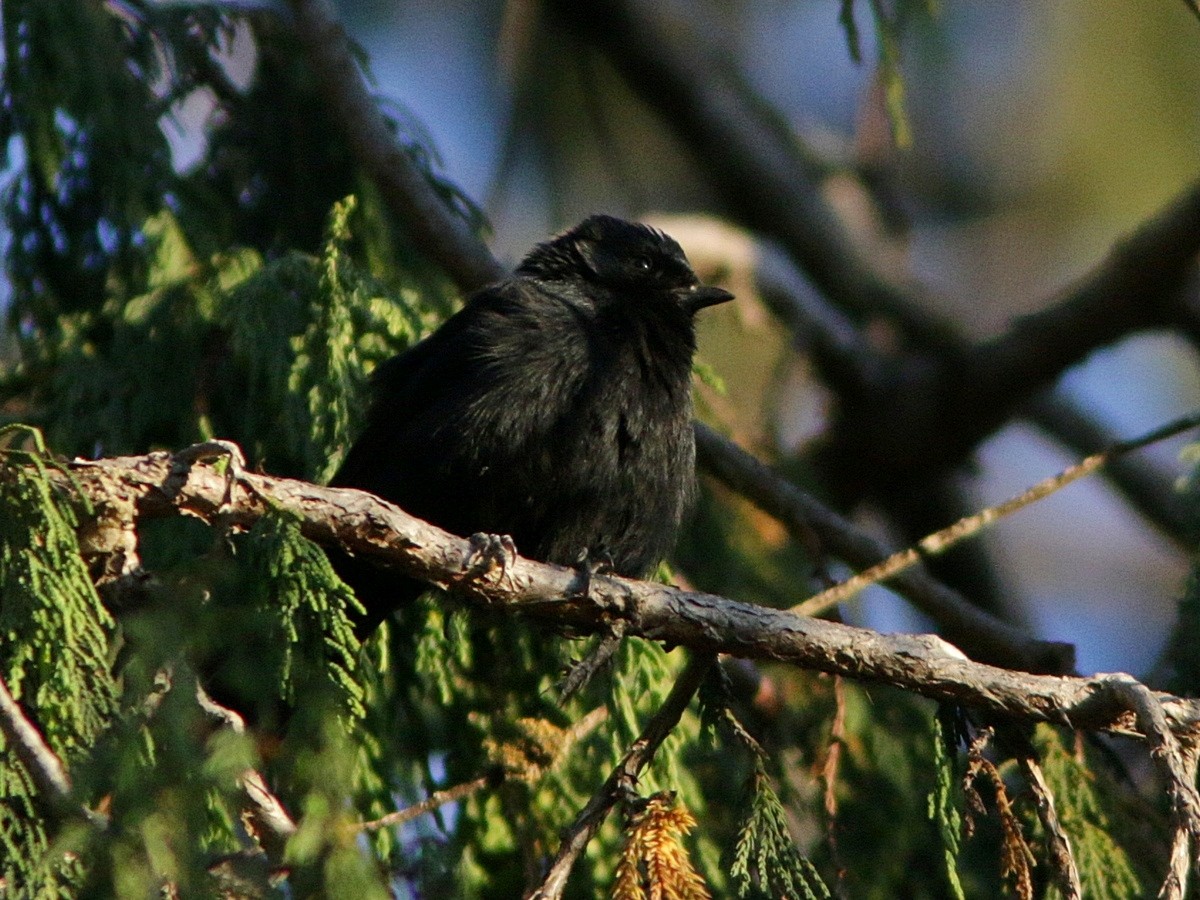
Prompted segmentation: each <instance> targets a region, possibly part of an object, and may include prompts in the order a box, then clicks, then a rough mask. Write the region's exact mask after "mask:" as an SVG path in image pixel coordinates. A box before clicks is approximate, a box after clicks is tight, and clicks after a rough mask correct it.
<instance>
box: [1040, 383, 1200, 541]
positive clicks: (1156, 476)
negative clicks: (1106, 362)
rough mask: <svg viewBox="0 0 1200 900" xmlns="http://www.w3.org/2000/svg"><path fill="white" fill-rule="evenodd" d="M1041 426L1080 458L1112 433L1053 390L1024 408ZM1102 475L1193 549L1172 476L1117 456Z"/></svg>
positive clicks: (1144, 513) (1150, 518)
mask: <svg viewBox="0 0 1200 900" xmlns="http://www.w3.org/2000/svg"><path fill="white" fill-rule="evenodd" d="M1023 412H1024V414H1025V415H1026V416H1028V418H1029V420H1030V421H1031V422H1033V424H1035V425H1036V426H1037V427H1038V428H1039V429H1041V430H1042V431H1043V432H1045V433H1046V434H1047V435H1048V436H1050V437H1051V438H1053V439H1054V440H1056V441H1058V442H1059V443H1060V444H1062V445H1063V446H1065V447H1068V448H1069V449H1071V450H1073V451H1075V453H1076V454H1077V455H1079V456H1084V455H1087V454H1091V453H1095V452H1096V451H1097V450H1099V449H1100V448H1102V447H1107V446H1109V445H1110V444H1112V443H1113V441H1114V436H1113V435H1112V434H1111V433H1110V432H1109V431H1108V430H1107V429H1106V428H1105V427H1104V426H1103V425H1101V423H1100V422H1098V421H1097V420H1096V419H1095V417H1093V416H1092V415H1090V414H1089V413H1087V412H1085V411H1083V410H1081V409H1080V408H1079V407H1078V406H1077V405H1076V404H1075V403H1073V402H1071V401H1070V400H1069V399H1067V398H1066V397H1063V396H1062V395H1061V394H1059V393H1056V392H1050V393H1046V394H1041V395H1039V396H1038V397H1036V398H1034V399H1033V400H1032V401H1030V403H1029V404H1028V405H1027V406H1026V407H1025V408H1024V410H1023ZM1101 475H1102V476H1103V477H1104V478H1105V479H1106V480H1107V481H1109V482H1110V483H1111V484H1112V485H1113V487H1114V488H1116V489H1117V491H1119V492H1120V494H1121V496H1123V497H1124V498H1125V500H1126V501H1127V502H1128V503H1129V505H1130V506H1132V507H1133V508H1134V509H1135V510H1137V511H1138V512H1139V513H1140V514H1141V515H1142V516H1144V517H1145V518H1146V520H1147V521H1149V522H1150V523H1151V524H1153V525H1155V526H1156V527H1157V528H1158V529H1159V531H1161V532H1162V534H1163V535H1164V536H1165V537H1167V538H1168V539H1169V540H1171V541H1172V542H1173V543H1174V544H1175V546H1176V547H1178V548H1179V549H1180V550H1182V551H1184V552H1185V553H1191V552H1192V551H1193V550H1194V549H1195V545H1194V541H1192V540H1191V539H1190V538H1189V537H1188V534H1189V533H1190V531H1191V528H1192V524H1191V521H1190V520H1189V518H1188V515H1187V512H1186V510H1185V509H1184V502H1183V497H1182V495H1181V494H1180V493H1179V491H1178V490H1176V488H1175V484H1174V479H1173V478H1172V477H1170V476H1169V475H1168V474H1167V473H1165V472H1162V471H1159V470H1157V469H1155V468H1154V466H1152V465H1150V464H1149V463H1147V462H1146V461H1145V460H1143V459H1138V458H1133V457H1121V458H1119V459H1114V460H1113V461H1112V462H1110V463H1109V464H1108V465H1106V466H1105V467H1104V470H1103V472H1102V473H1101Z"/></svg>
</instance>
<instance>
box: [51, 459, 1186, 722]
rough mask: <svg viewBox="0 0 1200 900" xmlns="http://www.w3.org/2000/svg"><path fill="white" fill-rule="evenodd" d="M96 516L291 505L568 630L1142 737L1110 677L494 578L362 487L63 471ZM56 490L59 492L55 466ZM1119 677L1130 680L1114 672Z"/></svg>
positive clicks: (795, 621) (375, 551)
mask: <svg viewBox="0 0 1200 900" xmlns="http://www.w3.org/2000/svg"><path fill="white" fill-rule="evenodd" d="M70 469H71V474H72V476H73V479H74V481H75V482H76V483H78V484H79V486H80V488H81V489H82V490H83V491H84V493H86V494H87V495H88V497H90V498H91V500H92V502H93V504H94V505H95V507H96V511H97V513H96V514H97V515H104V516H115V517H118V518H125V519H132V518H137V517H142V516H145V517H151V516H170V515H181V514H186V515H195V516H198V517H200V518H202V519H206V520H209V519H213V518H216V517H217V516H220V518H221V520H222V521H223V522H226V523H228V524H230V525H231V526H233V527H248V526H250V525H252V524H253V523H254V522H255V521H256V520H258V519H259V518H260V517H261V516H263V515H265V514H266V513H267V512H269V511H270V510H273V509H277V510H282V511H284V512H287V513H289V514H292V515H295V516H297V517H298V519H299V520H300V524H301V528H302V530H303V532H304V533H305V534H306V535H307V536H308V537H309V538H311V539H313V540H316V541H318V542H321V543H325V544H337V545H340V546H341V547H343V548H344V549H346V550H348V551H349V552H352V553H355V554H359V555H363V556H368V557H372V558H374V559H377V560H379V561H381V562H382V561H385V560H386V561H387V562H388V563H390V564H392V565H394V566H395V567H396V568H397V569H398V570H401V571H404V572H406V573H407V574H409V575H412V576H415V577H418V578H423V579H425V580H427V581H429V582H431V583H433V584H437V585H440V586H443V587H446V588H449V589H451V590H453V591H455V592H457V593H459V594H460V595H461V596H463V597H464V598H465V599H468V600H470V601H472V602H475V603H480V604H486V605H487V606H488V607H489V608H492V609H497V610H499V609H503V610H508V611H510V612H511V613H514V614H520V615H524V616H528V617H531V618H536V619H538V620H540V621H542V622H545V623H547V624H549V625H551V626H553V627H557V628H560V629H563V630H571V631H574V632H585V633H586V632H596V631H601V630H607V629H609V628H611V623H612V622H613V621H614V620H621V621H623V622H624V623H625V628H626V633H627V634H632V635H639V636H642V637H645V638H648V639H650V640H657V641H662V642H663V643H667V644H671V645H676V646H687V647H691V648H693V649H694V650H698V651H701V652H709V653H728V654H730V655H733V656H738V657H742V658H746V659H771V660H778V661H782V662H787V663H790V664H793V665H796V666H799V667H802V668H806V669H814V670H819V671H824V672H830V673H835V674H840V675H845V676H848V677H852V678H857V679H864V680H869V681H878V682H884V683H887V684H892V685H895V686H897V687H901V688H904V689H906V690H911V691H913V692H915V693H918V694H921V695H923V696H926V697H930V698H933V699H935V700H942V701H948V702H951V703H957V704H961V705H963V706H967V707H971V708H974V709H978V710H980V711H982V712H984V713H987V714H989V715H999V716H1002V717H1013V718H1019V719H1023V720H1026V721H1048V722H1054V723H1058V724H1062V725H1069V726H1071V727H1075V728H1080V729H1085V730H1100V731H1111V732H1118V733H1124V734H1130V735H1138V734H1142V733H1143V732H1140V731H1139V730H1138V728H1137V724H1138V722H1139V721H1140V720H1141V719H1142V716H1140V715H1137V714H1135V712H1134V710H1133V709H1132V708H1131V706H1130V703H1129V702H1127V698H1128V696H1129V695H1128V693H1127V692H1126V693H1124V694H1121V693H1116V692H1114V691H1113V690H1111V684H1110V680H1109V677H1108V676H1098V677H1095V678H1072V677H1056V676H1048V675H1030V674H1026V673H1023V672H1014V671H1009V670H1006V669H999V668H996V667H993V666H989V665H985V664H982V663H977V662H972V661H970V660H968V659H965V658H963V657H962V656H960V655H959V654H957V653H956V652H954V651H953V650H952V649H948V648H947V645H946V644H945V642H943V641H941V640H939V639H938V638H936V637H933V636H930V635H904V634H895V635H884V634H878V633H876V632H873V631H869V630H866V629H862V628H854V627H851V626H848V625H842V624H840V623H836V622H826V621H821V620H819V619H808V618H805V617H803V616H798V615H796V614H794V613H790V612H787V611H785V610H776V609H766V608H763V607H758V606H754V605H752V604H748V603H740V602H738V601H735V600H729V599H726V598H723V597H717V596H714V595H711V594H702V593H698V592H692V591H682V590H679V589H677V588H672V587H669V586H666V585H661V584H652V583H649V582H638V581H631V580H628V579H623V578H616V577H610V576H604V575H593V576H592V577H591V579H590V583H589V588H588V591H587V592H586V594H581V593H580V591H579V590H578V589H579V587H580V583H579V581H580V579H579V574H578V572H576V571H574V570H572V569H563V568H559V567H557V566H550V565H546V564H544V563H538V562H533V561H531V560H527V559H523V558H517V559H516V560H515V561H514V562H513V563H512V564H511V565H509V566H508V567H507V568H506V570H505V571H504V572H503V574H502V576H501V577H497V576H496V574H495V573H492V574H491V575H489V574H487V573H481V572H479V571H478V569H477V567H472V566H471V565H470V559H471V544H470V542H468V541H466V540H464V539H462V538H458V537H455V536H453V535H451V534H448V533H446V532H444V531H442V530H441V529H438V528H435V527H433V526H432V525H429V524H428V523H425V522H422V521H420V520H419V519H415V518H413V517H412V516H410V515H408V514H407V513H405V512H403V511H402V510H400V509H398V508H396V507H394V506H392V505H390V504H387V503H384V502H383V501H381V500H378V499H376V498H375V497H372V496H371V495H369V494H365V493H363V492H361V491H354V490H348V489H337V488H327V487H318V486H316V485H311V484H307V483H305V482H301V481H295V480H291V479H284V478H273V477H270V476H267V475H257V474H250V473H243V474H241V475H240V476H239V477H238V478H237V479H236V483H235V484H233V485H232V489H231V490H230V491H229V502H228V504H226V503H225V497H226V490H227V487H228V485H227V480H226V477H225V476H224V475H223V474H221V473H220V472H218V471H216V470H215V469H214V468H213V467H212V466H210V465H207V464H198V465H194V466H191V467H174V466H173V465H172V457H171V456H170V455H169V454H166V453H155V454H150V455H149V456H143V457H125V458H116V459H108V460H98V461H94V462H82V461H77V462H75V463H73V464H72V465H71V467H70ZM59 477H61V479H62V487H63V489H64V490H67V491H69V490H71V489H72V488H71V483H70V481H68V479H67V478H66V477H65V476H59ZM1120 678H1121V679H1123V680H1124V681H1125V683H1128V681H1129V679H1128V676H1120ZM1148 695H1149V696H1152V697H1153V698H1154V699H1155V702H1156V703H1158V704H1161V706H1162V709H1163V715H1164V716H1165V720H1166V722H1167V723H1168V727H1169V730H1170V731H1171V732H1172V733H1175V734H1178V735H1179V736H1181V737H1183V738H1186V739H1189V740H1190V736H1191V735H1192V734H1193V733H1195V732H1197V731H1200V703H1197V702H1196V701H1191V700H1186V699H1182V698H1179V697H1174V696H1172V695H1169V694H1163V693H1153V694H1151V693H1149V692H1148Z"/></svg>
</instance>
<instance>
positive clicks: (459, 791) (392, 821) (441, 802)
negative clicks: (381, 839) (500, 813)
mask: <svg viewBox="0 0 1200 900" xmlns="http://www.w3.org/2000/svg"><path fill="white" fill-rule="evenodd" d="M492 783H493V779H492V778H491V777H489V776H487V775H481V776H480V777H478V778H475V779H472V780H471V781H464V782H462V783H461V784H456V785H454V787H448V788H446V789H445V790H441V791H434V792H433V793H432V794H430V795H429V796H428V797H426V798H425V799H424V800H422V801H420V802H419V803H414V804H412V805H411V806H406V807H405V808H404V809H398V810H396V811H395V812H390V813H388V814H387V815H386V816H380V817H379V818H378V819H372V820H371V821H369V822H362V823H360V824H359V825H358V826H357V827H358V828H359V829H361V830H362V831H378V830H379V829H380V828H390V827H393V826H395V825H403V824H404V823H405V822H411V821H412V820H413V819H416V818H419V817H421V816H423V815H425V813H428V812H433V811H434V810H435V809H437V808H438V807H439V806H445V805H446V804H447V803H457V802H458V801H459V800H463V799H466V798H467V797H470V796H471V795H472V794H474V793H476V792H478V791H481V790H483V789H484V788H485V787H487V786H488V785H490V784H492Z"/></svg>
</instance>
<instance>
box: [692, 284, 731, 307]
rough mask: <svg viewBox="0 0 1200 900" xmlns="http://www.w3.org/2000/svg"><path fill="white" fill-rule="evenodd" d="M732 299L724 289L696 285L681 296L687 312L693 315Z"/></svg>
mask: <svg viewBox="0 0 1200 900" xmlns="http://www.w3.org/2000/svg"><path fill="white" fill-rule="evenodd" d="M732 299H733V294H731V293H729V291H727V290H725V289H724V288H719V287H713V286H711V285H706V284H697V285H695V286H693V287H692V288H690V289H689V290H688V292H687V293H686V294H684V295H683V305H684V306H685V307H686V308H687V310H688V312H691V313H695V312H698V311H699V310H702V309H704V307H706V306H716V305H717V304H718V303H725V302H727V301H729V300H732Z"/></svg>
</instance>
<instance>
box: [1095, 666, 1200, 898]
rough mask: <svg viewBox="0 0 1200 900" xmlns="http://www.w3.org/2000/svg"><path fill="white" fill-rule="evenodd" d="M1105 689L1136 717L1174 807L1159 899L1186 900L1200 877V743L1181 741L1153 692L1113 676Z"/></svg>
mask: <svg viewBox="0 0 1200 900" xmlns="http://www.w3.org/2000/svg"><path fill="white" fill-rule="evenodd" d="M1106 682H1107V685H1106V686H1107V689H1108V690H1109V691H1110V692H1111V694H1112V695H1113V696H1114V697H1115V698H1118V700H1119V702H1121V703H1122V704H1124V705H1126V706H1127V707H1128V708H1129V709H1130V710H1132V711H1133V712H1134V714H1135V715H1136V716H1137V723H1138V727H1139V729H1140V730H1141V732H1142V734H1144V735H1145V736H1146V742H1147V744H1148V745H1149V749H1150V759H1151V761H1152V762H1153V763H1154V764H1155V766H1156V767H1157V768H1158V771H1159V775H1160V776H1161V777H1162V780H1163V782H1164V783H1165V785H1166V789H1167V797H1168V799H1169V800H1170V802H1171V826H1172V836H1171V855H1170V864H1169V868H1168V871H1167V875H1166V878H1165V879H1164V881H1163V884H1162V887H1161V888H1160V889H1159V892H1158V896H1159V897H1160V898H1163V900H1183V898H1184V897H1185V896H1187V883H1188V875H1189V873H1190V872H1191V871H1192V869H1193V868H1196V869H1197V870H1198V871H1200V791H1197V788H1196V767H1197V759H1198V754H1197V743H1196V735H1195V734H1190V733H1189V734H1186V735H1178V734H1176V733H1175V732H1174V731H1172V729H1171V725H1170V723H1169V722H1168V720H1167V716H1166V714H1165V711H1164V709H1163V706H1162V704H1161V703H1160V702H1159V701H1158V699H1157V698H1156V697H1155V695H1154V692H1153V691H1151V690H1150V689H1149V688H1147V687H1146V686H1145V685H1144V684H1140V683H1139V682H1137V681H1135V680H1134V679H1133V678H1131V677H1130V676H1128V675H1110V676H1108V677H1107V679H1106Z"/></svg>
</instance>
